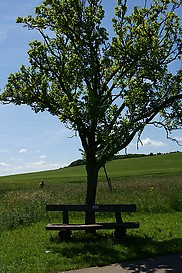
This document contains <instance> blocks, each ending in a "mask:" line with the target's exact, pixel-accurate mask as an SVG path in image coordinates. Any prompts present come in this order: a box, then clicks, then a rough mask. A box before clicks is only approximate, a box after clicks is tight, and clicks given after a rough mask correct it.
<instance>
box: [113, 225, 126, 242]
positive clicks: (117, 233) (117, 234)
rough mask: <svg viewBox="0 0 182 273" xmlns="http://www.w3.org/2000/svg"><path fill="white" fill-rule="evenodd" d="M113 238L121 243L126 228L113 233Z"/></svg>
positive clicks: (124, 236)
mask: <svg viewBox="0 0 182 273" xmlns="http://www.w3.org/2000/svg"><path fill="white" fill-rule="evenodd" d="M114 236H115V237H116V239H117V240H118V241H123V240H125V239H126V228H117V229H115V231H114Z"/></svg>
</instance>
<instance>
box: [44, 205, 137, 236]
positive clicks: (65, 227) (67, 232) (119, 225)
mask: <svg viewBox="0 0 182 273" xmlns="http://www.w3.org/2000/svg"><path fill="white" fill-rule="evenodd" d="M46 210H47V211H62V214H63V223H62V224H56V223H55V224H48V225H47V226H46V230H59V231H60V232H59V236H60V238H61V239H65V240H67V239H69V238H70V237H71V231H72V230H90V231H91V230H92V231H93V230H94V231H95V230H97V229H114V230H115V232H114V235H115V237H116V238H117V239H119V240H121V239H124V238H125V237H126V229H131V228H139V223H138V222H123V219H122V216H121V212H136V205H135V204H121V205H117V204H114V205H113V204H112V205H93V206H87V205H47V206H46ZM71 211H77V212H84V213H86V212H113V213H114V214H115V218H116V222H112V223H95V224H69V215H68V213H69V212H71Z"/></svg>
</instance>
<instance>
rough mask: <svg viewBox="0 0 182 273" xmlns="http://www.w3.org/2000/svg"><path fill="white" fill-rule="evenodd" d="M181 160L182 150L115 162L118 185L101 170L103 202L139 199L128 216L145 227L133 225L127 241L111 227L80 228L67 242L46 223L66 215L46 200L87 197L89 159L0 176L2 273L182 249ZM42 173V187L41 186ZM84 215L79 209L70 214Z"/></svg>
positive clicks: (111, 166) (110, 167)
mask: <svg viewBox="0 0 182 273" xmlns="http://www.w3.org/2000/svg"><path fill="white" fill-rule="evenodd" d="M181 163H182V153H170V154H166V155H157V156H145V157H141V158H128V159H121V160H114V161H111V162H109V163H108V164H107V171H108V175H109V176H110V178H111V181H112V187H113V191H112V192H111V191H110V189H109V188H108V185H107V181H106V178H105V175H104V171H103V170H101V171H100V173H99V184H98V192H97V198H96V199H97V203H100V204H104V203H105V204H106V203H116V204H117V203H118V204H119V203H136V205H137V213H135V214H130V215H124V219H127V220H129V221H130V220H132V221H139V222H140V228H139V229H137V230H130V231H129V232H128V239H127V241H125V242H123V243H119V242H117V241H116V240H115V238H114V236H113V234H112V231H99V232H98V234H97V236H96V237H92V236H90V235H86V234H85V233H83V232H75V233H74V236H73V238H72V240H71V241H70V242H68V243H65V242H59V240H58V237H57V233H56V232H48V231H46V230H45V225H46V224H47V223H48V222H49V221H59V220H61V215H60V214H58V213H49V214H47V213H46V212H45V205H46V203H62V204H67V203H70V204H71V203H73V204H84V201H85V193H86V183H85V182H86V173H85V167H84V166H77V167H69V168H63V169H59V170H55V171H46V172H39V173H31V174H21V175H13V176H5V177H0V223H1V224H0V272H1V273H22V272H24V273H39V272H40V273H53V272H54V273H55V272H59V271H63V270H68V269H73V268H82V267H89V266H94V265H105V264H110V263H114V262H121V261H125V260H131V259H137V258H142V257H149V256H154V255H159V254H166V253H172V252H177V251H182V227H181V222H182V194H181V192H182V167H181V166H182V164H181ZM42 179H43V180H44V181H45V185H46V187H45V189H44V190H40V189H39V183H40V181H41V180H42ZM98 217H99V218H106V219H107V220H112V217H113V216H112V215H110V214H108V215H103V214H101V215H98ZM83 218H84V217H83V215H80V214H73V215H72V218H71V220H72V221H73V222H80V221H83V220H84V219H83ZM106 219H105V221H107V220H106ZM102 220H104V219H102Z"/></svg>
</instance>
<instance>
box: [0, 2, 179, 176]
mask: <svg viewBox="0 0 182 273" xmlns="http://www.w3.org/2000/svg"><path fill="white" fill-rule="evenodd" d="M104 1H105V0H104ZM110 1H111V0H109V1H107V5H106V8H107V12H108V13H109V14H111V11H112V9H111V8H110V6H109V3H111V2H110ZM40 3H41V1H40V0H26V1H25V0H16V1H14V0H6V1H0V54H1V55H0V88H1V90H2V91H3V89H4V85H5V83H6V81H7V77H8V75H9V74H10V73H12V72H15V71H17V70H18V69H19V67H20V66H21V64H28V62H27V50H28V42H29V41H32V40H34V39H38V37H39V36H38V34H37V33H36V32H33V31H28V30H27V29H26V28H23V26H22V25H21V24H16V23H15V22H16V18H17V17H18V16H26V15H28V14H32V13H33V10H34V7H35V6H37V5H39V4H40ZM105 3H106V1H105ZM106 23H107V21H106ZM0 124H1V127H0V128H1V129H0V176H3V175H9V174H16V173H26V172H34V171H43V170H50V169H58V168H59V167H63V166H65V165H68V164H69V163H70V162H72V161H73V160H76V159H78V158H81V155H80V152H79V149H80V148H81V144H80V141H79V138H78V137H75V136H74V132H72V131H69V130H68V129H66V128H65V126H64V125H63V124H61V123H60V121H59V120H58V118H56V117H53V116H51V115H50V114H49V113H47V112H44V113H39V114H35V113H34V112H33V111H31V109H30V108H29V107H28V106H14V105H1V104H0ZM165 136H166V135H165V132H164V130H162V129H155V128H153V127H150V126H149V127H148V128H147V129H146V130H145V132H144V134H143V135H142V141H143V146H140V147H139V150H137V147H136V140H135V141H134V142H133V143H131V144H130V145H129V147H128V153H150V152H153V153H157V152H161V153H166V152H172V151H177V150H178V151H182V147H180V146H178V145H177V144H176V143H175V142H172V141H169V140H167V139H166V137H165ZM173 136H175V137H177V138H178V139H181V140H182V134H181V131H179V130H178V131H176V132H174V133H173ZM121 153H124V151H121Z"/></svg>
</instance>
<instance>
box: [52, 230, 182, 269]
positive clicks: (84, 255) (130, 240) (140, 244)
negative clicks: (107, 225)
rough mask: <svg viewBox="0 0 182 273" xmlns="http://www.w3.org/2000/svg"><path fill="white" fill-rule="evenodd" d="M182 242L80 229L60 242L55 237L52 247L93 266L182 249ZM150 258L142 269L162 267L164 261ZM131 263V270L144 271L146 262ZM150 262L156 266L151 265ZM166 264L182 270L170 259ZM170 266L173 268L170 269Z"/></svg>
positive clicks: (180, 240)
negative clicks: (120, 236)
mask: <svg viewBox="0 0 182 273" xmlns="http://www.w3.org/2000/svg"><path fill="white" fill-rule="evenodd" d="M181 245H182V238H171V239H168V240H166V241H157V240H155V238H150V237H147V236H144V237H141V236H139V235H136V236H128V237H127V239H126V240H125V241H123V242H118V241H117V240H116V239H115V238H114V236H113V235H103V234H97V235H88V234H81V233H80V234H79V233H78V234H76V235H75V234H74V237H72V238H71V240H70V241H68V242H60V241H59V239H58V238H56V237H55V238H53V239H52V244H51V248H52V251H53V252H54V253H56V254H59V255H60V256H62V257H65V258H66V259H69V260H70V259H71V260H72V261H74V264H77V266H78V267H90V266H103V265H108V264H112V263H122V262H124V261H131V260H138V259H142V258H148V257H154V256H159V255H165V254H169V253H174V252H177V251H181ZM150 261H151V263H149V265H147V264H145V265H144V266H145V267H144V269H145V271H142V272H147V273H149V272H150V273H153V272H155V270H156V269H158V268H160V266H161V265H160V264H156V265H155V263H152V261H153V260H152V259H151V260H149V262H150ZM180 261H181V260H180ZM127 266H128V267H126V268H127V269H128V270H129V269H130V270H135V271H132V272H133V273H138V272H141V270H142V266H143V265H142V264H138V265H136V266H135V264H134V263H127ZM147 266H148V267H147ZM150 266H153V267H154V268H152V267H151V268H150ZM165 266H166V267H165ZM164 268H166V271H165V272H166V273H167V272H171V273H173V272H178V273H179V272H182V271H179V270H178V271H175V267H174V269H171V268H170V265H169V266H168V264H167V263H166V265H165V264H164ZM168 268H169V271H167V270H168ZM181 268H182V267H181ZM146 270H148V271H146Z"/></svg>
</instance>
